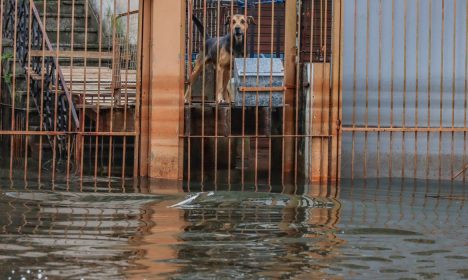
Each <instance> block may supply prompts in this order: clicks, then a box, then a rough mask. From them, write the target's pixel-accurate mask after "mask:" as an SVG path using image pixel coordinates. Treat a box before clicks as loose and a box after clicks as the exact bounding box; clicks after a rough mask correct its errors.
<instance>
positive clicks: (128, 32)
mask: <svg viewBox="0 0 468 280" xmlns="http://www.w3.org/2000/svg"><path fill="white" fill-rule="evenodd" d="M127 11H128V12H129V11H130V0H128V1H127ZM130 17H131V15H130V14H128V15H127V34H126V38H125V39H126V45H125V48H126V52H125V53H126V55H125V61H126V63H125V84H126V86H125V102H124V128H123V131H125V132H127V129H128V127H127V114H128V106H129V105H128V84H129V82H128V68H129V67H130V64H129V62H130V58H131V54H130ZM184 59H185V58H184ZM119 76H120V75H119ZM134 147H135V146H134ZM126 162H127V136H124V137H123V152H122V181H124V179H125V168H126Z"/></svg>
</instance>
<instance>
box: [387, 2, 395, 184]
mask: <svg viewBox="0 0 468 280" xmlns="http://www.w3.org/2000/svg"><path fill="white" fill-rule="evenodd" d="M391 72H392V73H391V74H390V75H391V78H390V79H391V81H390V127H391V128H393V126H394V123H393V121H394V120H393V97H394V96H393V95H394V90H395V80H394V79H395V0H392V66H391ZM392 156H393V132H392V131H390V153H389V171H388V175H389V177H390V179H391V178H392V177H393V176H392V167H393V166H392V162H393V159H392Z"/></svg>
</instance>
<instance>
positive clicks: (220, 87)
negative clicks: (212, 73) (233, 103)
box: [216, 64, 225, 103]
mask: <svg viewBox="0 0 468 280" xmlns="http://www.w3.org/2000/svg"><path fill="white" fill-rule="evenodd" d="M224 72H225V71H224V67H222V66H221V65H219V64H218V65H217V67H216V101H217V102H218V103H224V88H225V87H224Z"/></svg>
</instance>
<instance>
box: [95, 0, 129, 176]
mask: <svg viewBox="0 0 468 280" xmlns="http://www.w3.org/2000/svg"><path fill="white" fill-rule="evenodd" d="M127 10H128V9H127ZM116 12H117V0H114V11H113V16H112V18H113V20H112V43H113V46H112V48H113V50H112V87H117V89H113V92H112V95H113V98H114V99H115V98H118V100H119V101H118V102H119V103H120V100H121V99H120V95H121V90H122V89H121V85H120V80H121V68H120V54H121V50H120V46H121V42H120V38H117V37H116V29H117V18H116V17H115V16H114V15H115V14H116ZM127 19H128V17H127ZM127 29H128V25H127ZM119 35H120V34H119ZM116 71H117V72H116ZM116 79H117V81H115V80H116ZM98 95H99V92H98ZM99 102H100V100H98V104H99ZM126 107H127V106H126V104H125V108H126ZM98 108H99V106H98ZM124 123H126V121H125V122H124ZM113 130H114V104H112V105H111V107H110V124H109V131H110V132H112V131H113ZM113 141H114V139H113V137H112V136H111V137H109V154H108V158H107V177H108V178H110V177H111V176H112V162H113V160H112V159H113V156H114V155H113V146H112V144H113ZM103 148H104V147H101V149H103ZM124 165H125V158H124V159H123V160H122V167H123V166H124Z"/></svg>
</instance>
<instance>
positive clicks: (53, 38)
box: [34, 0, 111, 65]
mask: <svg viewBox="0 0 468 280" xmlns="http://www.w3.org/2000/svg"><path fill="white" fill-rule="evenodd" d="M59 2H60V13H59ZM87 2H90V1H87V0H60V1H59V0H47V1H46V10H45V11H46V13H45V15H46V30H47V35H48V37H49V39H50V42H51V44H52V47H53V48H54V50H55V49H57V46H58V47H59V49H60V50H65V51H71V50H73V51H76V52H78V51H83V52H84V51H87V52H99V51H101V52H109V51H110V49H111V47H110V46H111V44H110V43H109V40H110V38H109V36H107V34H106V31H105V30H104V28H102V30H101V36H100V30H99V29H100V27H99V26H100V25H99V19H98V15H96V12H95V11H94V10H93V9H92V7H91V4H88V3H87ZM34 3H35V4H36V7H37V10H38V11H39V14H40V17H41V19H43V18H44V1H43V0H34ZM87 5H89V6H87ZM103 16H105V15H103ZM57 23H59V24H57ZM57 35H58V36H59V41H58V42H57ZM99 37H101V38H99ZM99 39H101V45H99ZM57 43H58V44H57ZM83 56H84V55H83V54H82V55H78V56H75V55H74V59H73V60H74V63H75V62H76V63H79V61H83V60H84V59H83ZM60 60H61V63H66V62H67V61H69V60H70V59H69V58H68V59H66V58H64V57H61V58H60ZM90 60H91V61H88V65H89V64H90V63H91V65H94V64H96V59H95V58H92V59H90ZM101 62H102V59H101ZM105 62H107V61H105Z"/></svg>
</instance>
